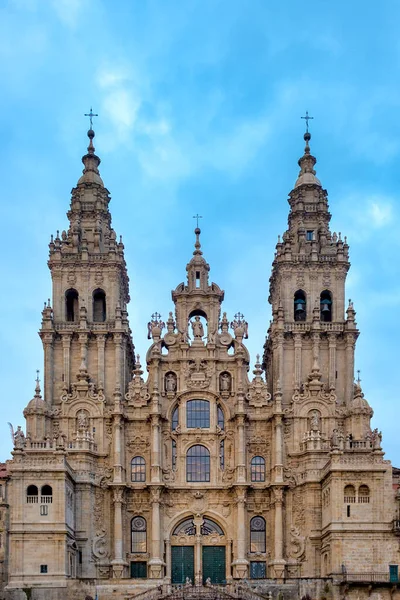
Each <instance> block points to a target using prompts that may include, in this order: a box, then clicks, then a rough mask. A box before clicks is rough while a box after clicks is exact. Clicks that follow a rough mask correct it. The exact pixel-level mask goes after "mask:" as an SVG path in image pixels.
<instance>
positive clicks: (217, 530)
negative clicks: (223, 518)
mask: <svg viewBox="0 0 400 600" xmlns="http://www.w3.org/2000/svg"><path fill="white" fill-rule="evenodd" d="M200 533H201V535H213V534H217V535H224V532H223V531H222V529H221V527H220V526H219V525H218V524H217V523H216V522H215V521H212V520H211V519H207V518H206V517H205V518H204V520H203V525H202V526H201V527H200Z"/></svg>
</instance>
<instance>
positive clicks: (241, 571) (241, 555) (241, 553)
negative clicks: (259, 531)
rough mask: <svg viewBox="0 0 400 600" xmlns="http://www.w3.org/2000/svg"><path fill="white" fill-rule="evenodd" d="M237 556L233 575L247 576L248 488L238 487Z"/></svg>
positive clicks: (237, 576) (240, 577) (241, 577)
mask: <svg viewBox="0 0 400 600" xmlns="http://www.w3.org/2000/svg"><path fill="white" fill-rule="evenodd" d="M235 491H236V530H237V556H236V559H235V560H234V561H233V576H234V577H235V578H237V579H243V578H244V577H247V573H248V565H249V561H248V560H247V559H246V507H245V504H246V488H245V487H237V488H236V490H235Z"/></svg>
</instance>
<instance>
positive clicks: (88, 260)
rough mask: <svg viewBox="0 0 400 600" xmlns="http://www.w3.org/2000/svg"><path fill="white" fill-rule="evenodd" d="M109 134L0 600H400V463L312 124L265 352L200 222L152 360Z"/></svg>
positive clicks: (65, 286) (50, 324) (82, 228)
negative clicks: (132, 319) (376, 424)
mask: <svg viewBox="0 0 400 600" xmlns="http://www.w3.org/2000/svg"><path fill="white" fill-rule="evenodd" d="M94 135H95V134H94V131H93V130H92V128H90V129H89V131H88V137H89V146H88V150H87V154H85V156H83V158H82V162H83V165H84V169H83V174H82V176H81V177H80V179H79V180H78V183H77V185H76V187H74V188H73V190H72V198H71V204H70V208H69V211H68V213H67V216H68V220H69V228H68V230H67V231H62V233H61V235H59V234H58V232H57V235H56V237H54V238H53V237H52V238H51V241H50V244H49V261H48V265H49V269H50V273H51V278H52V300H51V301H50V300H49V301H48V303H46V304H45V306H44V309H43V311H42V322H41V327H40V331H39V335H40V337H41V340H42V342H43V351H44V369H43V374H44V376H43V384H42V389H41V385H40V382H39V379H38V380H37V382H36V387H35V392H34V396H33V398H32V400H30V402H29V403H28V404H27V406H26V408H25V410H24V417H25V419H26V427H25V428H22V427H18V429H17V430H16V431H14V432H13V439H14V449H13V452H12V458H11V459H10V460H8V461H7V462H6V463H5V464H3V463H2V464H1V466H0V564H1V569H2V570H1V576H2V592H1V594H2V595H1V594H0V597H1V598H7V599H11V600H14V599H15V600H17V599H18V600H19V599H22V598H25V597H26V598H31V599H32V600H36V599H37V600H44V599H50V598H51V599H55V600H61V599H63V600H69V599H71V600H75V599H76V600H78V599H79V598H85V595H86V596H88V597H92V598H97V599H98V600H111V599H115V600H122V599H124V600H130V599H132V598H134V597H136V596H139V595H140V596H142V597H143V599H144V600H146V599H147V598H149V599H150V598H151V599H152V600H153V599H156V598H169V597H170V598H174V597H178V596H176V594H177V593H178V592H177V590H178V591H179V593H180V594H181V595H180V596H179V598H183V597H185V591H186V595H187V597H190V598H195V597H199V598H200V597H202V595H203V596H204V598H211V597H212V598H217V597H221V598H226V599H229V598H236V599H240V598H245V599H246V600H256V599H257V598H269V599H270V600H271V599H277V600H286V599H289V598H290V599H292V598H293V599H294V598H301V597H306V598H318V600H329V599H330V598H332V599H339V598H347V597H348V598H350V597H351V598H354V599H356V600H359V599H360V598H365V599H367V598H368V597H369V596H371V595H374V594H375V597H376V598H387V599H388V600H389V599H392V598H393V597H395V596H396V597H397V595H398V594H399V592H397V582H398V564H399V540H400V537H399V535H400V520H399V501H400V491H399V492H398V489H399V487H400V486H399V472H398V470H396V469H394V468H392V466H391V464H390V462H389V461H387V460H385V459H384V452H383V450H382V435H381V433H380V432H379V431H378V430H377V429H374V430H372V429H371V426H370V421H371V417H372V414H373V411H372V409H371V407H370V406H369V404H368V402H367V400H366V399H365V398H364V394H363V391H362V389H361V385H360V381H359V380H357V381H354V352H355V345H356V341H357V337H358V334H359V331H358V329H357V324H356V321H355V314H356V313H355V310H354V307H353V304H352V303H351V301H350V302H349V304H348V305H347V306H346V305H345V282H346V276H347V272H348V270H349V266H350V263H349V246H348V244H347V241H346V238H344V239H342V238H341V235H340V234H339V235H337V234H336V233H334V232H332V231H331V230H330V218H331V215H330V213H329V207H328V199H327V192H326V190H324V189H323V187H322V185H321V183H320V181H319V180H318V179H317V177H316V171H315V163H316V159H315V157H314V156H313V155H312V154H311V151H310V146H309V142H310V137H311V136H310V134H309V133H308V131H307V132H306V134H305V135H304V140H305V150H304V154H303V156H302V157H301V158H300V159H299V167H300V172H299V175H298V178H297V180H296V182H295V185H294V188H293V189H292V191H291V192H290V194H289V199H288V202H289V216H288V227H287V230H286V231H285V232H284V233H283V236H282V238H278V243H277V245H276V252H275V255H274V257H273V263H272V273H271V277H270V292H269V302H270V303H271V306H272V321H271V323H270V325H269V327H268V326H267V324H266V325H265V330H266V341H265V345H264V348H260V355H257V357H256V359H255V362H252V361H251V359H250V356H249V352H248V350H247V348H246V339H247V337H248V323H247V322H246V320H245V318H244V316H243V315H242V314H240V313H237V314H236V315H227V313H226V312H224V307H223V301H224V294H225V292H224V291H223V290H222V289H221V287H220V286H219V285H218V284H217V283H213V282H212V281H211V280H210V266H209V264H208V262H207V261H206V259H205V257H204V254H203V250H204V248H202V245H201V232H200V229H199V228H198V227H196V229H195V231H194V234H195V236H194V250H193V253H192V255H191V257H190V260H189V262H188V264H187V265H186V277H185V281H184V282H182V283H178V285H177V286H176V287H175V288H174V289H173V291H172V302H171V312H170V313H169V316H168V319H167V318H165V322H164V321H163V320H162V318H161V316H160V315H159V314H158V313H154V314H153V315H152V316H151V319H150V321H149V323H148V338H149V348H148V351H147V354H146V357H142V358H141V359H140V357H139V356H137V355H135V350H134V346H133V342H132V337H131V330H130V327H129V321H128V313H127V308H126V307H127V304H128V302H129V278H128V274H127V267H126V263H125V259H124V245H123V243H122V241H121V239H120V241H118V237H117V234H116V232H115V231H114V229H113V228H112V225H111V214H110V211H109V203H110V195H109V192H108V190H107V189H106V187H105V186H104V184H103V181H102V178H101V176H100V172H99V165H100V158H99V157H98V156H97V155H96V153H95V148H94V145H93V139H94ZM190 253H191V249H189V248H188V257H189V256H190ZM271 258H272V257H271ZM182 270H183V269H182ZM182 278H183V277H182ZM260 301H262V299H261V300H260ZM132 310H135V307H134V306H133V307H132ZM134 333H135V332H134ZM253 360H254V359H253ZM145 373H146V375H145ZM193 590H197V592H196V594H197V596H195V595H194V592H193ZM210 590H214V592H213V593H214V595H213V596H210V593H211V592H210ZM24 594H25V596H24ZM217 594H219V596H218V595H217ZM174 595H175V596H174Z"/></svg>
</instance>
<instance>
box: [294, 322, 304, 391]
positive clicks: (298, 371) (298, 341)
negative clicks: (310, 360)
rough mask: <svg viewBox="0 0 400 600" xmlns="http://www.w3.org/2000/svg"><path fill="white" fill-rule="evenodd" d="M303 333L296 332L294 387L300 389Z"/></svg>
mask: <svg viewBox="0 0 400 600" xmlns="http://www.w3.org/2000/svg"><path fill="white" fill-rule="evenodd" d="M301 342H302V336H301V333H295V334H294V387H295V389H300V385H301V379H302V377H301V375H302V373H301V346H302V343H301Z"/></svg>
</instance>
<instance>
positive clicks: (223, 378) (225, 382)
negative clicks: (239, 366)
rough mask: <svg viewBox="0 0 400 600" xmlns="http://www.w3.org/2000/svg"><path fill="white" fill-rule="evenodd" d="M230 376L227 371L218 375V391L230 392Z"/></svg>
mask: <svg viewBox="0 0 400 600" xmlns="http://www.w3.org/2000/svg"><path fill="white" fill-rule="evenodd" d="M231 385H232V383H231V376H230V375H229V373H226V372H225V373H221V375H220V376H219V389H220V392H230V391H231Z"/></svg>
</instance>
